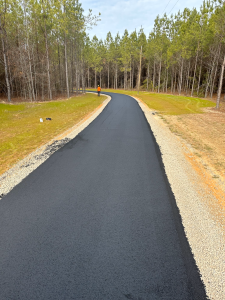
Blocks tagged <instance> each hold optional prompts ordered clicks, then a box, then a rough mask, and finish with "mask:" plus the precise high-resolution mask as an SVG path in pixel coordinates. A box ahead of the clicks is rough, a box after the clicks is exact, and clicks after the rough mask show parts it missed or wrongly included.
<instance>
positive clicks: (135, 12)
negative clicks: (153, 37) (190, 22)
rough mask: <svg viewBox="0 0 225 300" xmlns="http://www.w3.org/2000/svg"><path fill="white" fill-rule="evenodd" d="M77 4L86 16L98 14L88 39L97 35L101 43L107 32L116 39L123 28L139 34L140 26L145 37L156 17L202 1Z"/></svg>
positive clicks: (99, 0)
mask: <svg viewBox="0 0 225 300" xmlns="http://www.w3.org/2000/svg"><path fill="white" fill-rule="evenodd" d="M80 3H81V4H82V7H83V9H84V12H85V14H87V13H88V9H92V12H93V14H95V15H98V13H99V12H100V13H101V17H100V18H101V21H100V22H98V25H97V26H94V27H93V28H92V29H91V30H88V33H89V36H90V37H91V38H92V37H93V36H94V35H96V36H97V37H98V38H99V39H103V40H104V39H105V38H106V35H107V33H108V32H109V31H111V33H112V35H113V37H115V35H116V34H117V32H119V33H120V35H123V33H124V30H125V29H127V30H128V32H129V33H131V32H133V31H134V30H135V29H136V30H137V31H139V30H140V28H141V26H142V28H144V32H145V34H146V35H147V36H148V34H149V33H150V32H151V30H152V28H153V25H154V20H155V18H156V16H157V15H160V16H163V14H164V13H165V12H166V13H167V15H171V14H172V13H173V14H174V13H177V12H178V11H179V10H181V11H182V10H183V9H184V8H185V7H187V8H190V9H192V8H193V7H196V8H197V9H199V8H200V6H201V4H202V3H203V0H188V1H184V0H111V1H110V0H80Z"/></svg>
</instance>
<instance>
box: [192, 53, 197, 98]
mask: <svg viewBox="0 0 225 300" xmlns="http://www.w3.org/2000/svg"><path fill="white" fill-rule="evenodd" d="M197 62H198V51H197V55H196V60H195V69H194V76H193V82H192V89H191V97H192V96H193V92H194V85H195V74H196V68H197Z"/></svg>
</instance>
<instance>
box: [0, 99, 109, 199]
mask: <svg viewBox="0 0 225 300" xmlns="http://www.w3.org/2000/svg"><path fill="white" fill-rule="evenodd" d="M104 96H106V97H107V98H106V100H104V101H103V103H102V104H101V105H99V106H98V107H97V108H96V109H95V110H94V111H93V112H91V113H90V114H89V115H88V116H86V117H85V118H84V119H82V120H81V121H80V122H79V123H77V124H75V125H74V126H73V127H71V128H69V129H67V130H66V131H65V132H63V133H62V134H59V135H58V136H56V137H55V138H53V139H52V140H50V141H49V142H48V143H46V144H45V145H43V146H41V147H39V148H37V149H36V150H35V151H33V152H32V153H30V154H29V155H28V156H26V157H25V158H24V159H22V160H21V161H19V162H18V163H16V164H15V165H14V166H13V167H12V168H10V169H9V170H7V171H6V172H4V173H3V174H2V175H1V176H0V200H1V199H2V198H3V197H4V196H5V195H7V194H8V193H9V192H10V191H11V190H12V189H13V188H14V187H15V186H16V185H17V184H19V183H20V182H21V181H22V180H23V179H24V178H26V177H27V176H28V175H29V174H30V173H31V172H33V171H34V170H35V169H36V168H37V167H39V166H40V165H41V164H42V163H43V162H44V161H46V160H47V159H48V158H49V157H50V156H51V155H52V154H53V153H54V152H56V151H57V150H58V149H60V148H61V147H63V146H64V145H65V144H67V143H68V142H69V141H71V140H72V139H73V138H75V137H76V136H77V135H78V134H79V133H80V132H81V131H82V130H83V129H84V128H86V127H87V126H88V125H89V124H90V123H91V122H92V121H93V120H94V119H95V118H97V116H98V115H99V114H100V113H101V112H102V111H103V109H104V108H105V107H106V106H107V104H108V103H109V102H110V100H111V97H110V96H107V95H104Z"/></svg>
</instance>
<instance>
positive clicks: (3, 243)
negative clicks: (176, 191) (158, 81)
mask: <svg viewBox="0 0 225 300" xmlns="http://www.w3.org/2000/svg"><path fill="white" fill-rule="evenodd" d="M110 95H111V96H112V100H111V102H110V103H109V104H108V105H107V107H106V108H105V109H104V111H103V112H102V113H101V114H100V115H99V116H98V117H97V118H96V119H95V120H94V121H93V122H92V123H91V124H90V125H89V126H88V127H87V128H86V129H85V130H84V131H82V132H81V133H80V134H79V135H78V136H77V137H76V138H75V139H73V140H72V141H70V142H69V143H68V144H66V145H65V146H64V147H63V148H61V149H60V150H58V151H57V152H55V153H54V154H53V155H52V156H51V157H50V158H49V159H48V160H47V161H46V162H45V163H43V164H42V165H41V166H40V167H39V168H37V169H36V170H35V171H34V172H33V173H32V174H30V175H29V176H28V177H27V178H26V179H25V180H23V181H22V182H21V183H20V184H19V185H18V186H16V187H15V188H14V189H13V190H12V191H11V192H10V193H9V194H8V195H6V196H5V197H4V198H3V199H2V200H1V201H0V300H8V299H13V300H19V299H23V300H36V299H43V300H50V299H52V300H58V299H59V300H64V299H65V300H70V299H76V300H80V299H86V300H94V299H96V300H98V299H99V300H101V299H102V300H103V299H104V300H111V299H112V300H120V299H121V300H122V299H124V300H126V299H132V300H155V299H163V300H165V299H166V300H169V299H171V300H185V299H188V300H189V299H194V300H195V299H200V300H203V299H206V296H205V290H204V286H203V284H202V282H201V280H200V276H199V273H198V270H197V267H196V265H195V262H194V259H193V256H192V253H191V250H190V247H189V244H188V242H187V239H186V237H185V234H184V229H183V226H182V223H181V218H180V215H179V211H178V209H177V206H176V203H175V199H174V196H173V194H172V192H171V189H170V185H169V183H168V180H167V177H166V175H165V171H164V168H163V165H162V160H161V154H160V151H159V148H158V146H157V144H156V142H155V139H154V137H153V134H152V132H151V129H150V127H149V125H148V123H147V121H146V119H145V116H144V114H143V112H142V111H141V109H140V107H139V105H138V104H137V102H136V101H135V100H134V99H133V98H131V97H129V96H126V95H120V94H110Z"/></svg>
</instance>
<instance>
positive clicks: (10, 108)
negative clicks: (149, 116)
mask: <svg viewBox="0 0 225 300" xmlns="http://www.w3.org/2000/svg"><path fill="white" fill-rule="evenodd" d="M104 100H105V97H98V96H97V95H94V94H86V95H82V96H78V97H73V98H71V99H68V100H60V101H51V102H44V103H22V104H1V103H0V132H1V134H0V161H1V164H0V174H2V173H3V172H4V171H6V170H7V169H8V168H9V167H11V166H12V165H13V164H14V163H16V162H17V161H18V160H20V159H22V158H24V157H25V156H26V155H28V154H29V153H31V152H32V151H33V150H35V149H36V148H37V147H39V146H41V145H43V144H45V143H46V142H48V141H49V140H50V139H52V138H54V137H55V136H56V135H58V134H60V133H63V132H64V131H65V130H66V129H68V128H70V127H72V126H73V125H75V124H76V123H78V122H79V121H81V120H82V119H83V118H85V116H87V115H88V114H89V113H90V112H92V111H93V110H94V109H95V108H97V107H98V106H99V105H100V104H101V103H102V102H103V101H104ZM46 117H50V118H52V120H51V121H46ZM40 118H43V120H44V122H43V123H41V122H40Z"/></svg>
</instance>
